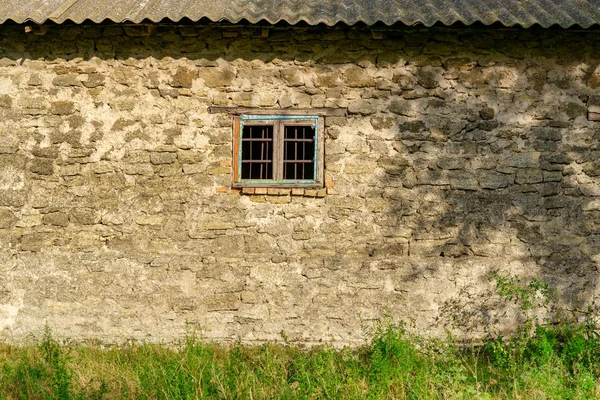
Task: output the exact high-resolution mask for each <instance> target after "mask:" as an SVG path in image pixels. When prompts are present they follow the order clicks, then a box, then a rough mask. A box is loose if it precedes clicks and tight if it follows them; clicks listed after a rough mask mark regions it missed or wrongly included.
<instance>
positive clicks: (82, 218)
mask: <svg viewBox="0 0 600 400" xmlns="http://www.w3.org/2000/svg"><path fill="white" fill-rule="evenodd" d="M69 221H70V222H71V223H73V224H79V225H94V224H98V223H100V214H99V213H98V212H97V211H95V210H93V209H91V208H74V209H72V210H71V211H70V212H69Z"/></svg>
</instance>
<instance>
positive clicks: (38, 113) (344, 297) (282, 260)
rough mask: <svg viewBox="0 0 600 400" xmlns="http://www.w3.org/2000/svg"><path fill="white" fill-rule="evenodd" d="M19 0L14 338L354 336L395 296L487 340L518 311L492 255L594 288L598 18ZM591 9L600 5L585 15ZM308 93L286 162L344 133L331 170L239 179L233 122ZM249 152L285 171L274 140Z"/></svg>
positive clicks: (1, 149)
mask: <svg viewBox="0 0 600 400" xmlns="http://www.w3.org/2000/svg"><path fill="white" fill-rule="evenodd" d="M263 3H264V2H263ZM324 3H326V4H328V2H324ZM332 3H333V2H332ZM389 3H390V4H391V3H393V2H391V1H389ZM9 8H10V7H9ZM477 10H478V9H477ZM565 10H567V11H568V10H570V8H569V7H566V6H565ZM9 11H10V10H9ZM9 11H4V10H3V11H0V13H5V12H9ZM52 11H54V10H52ZM96 11H97V10H96ZM567 11H565V12H564V15H562V14H559V16H564V17H565V18H566V16H568V14H567ZM265 12H266V11H265ZM340 12H341V11H340ZM373 12H374V11H373ZM476 14H477V13H476V12H474V15H476ZM18 15H21V14H18ZM18 15H17V16H18ZM49 15H50V14H49ZM332 15H333V14H332ZM482 15H483V14H482ZM485 15H488V16H489V14H485ZM586 15H587V14H586ZM9 17H10V18H12V19H13V20H15V21H17V22H18V23H13V22H5V23H4V24H3V25H0V336H1V337H2V338H5V339H9V340H22V339H24V338H26V337H27V336H28V335H29V334H31V333H34V334H35V333H39V332H41V331H42V330H43V329H44V326H45V325H48V326H49V327H50V328H51V329H53V331H54V333H55V335H57V336H59V337H68V338H72V339H99V340H101V341H104V342H122V341H124V340H127V339H139V340H150V341H174V340H177V339H180V338H181V337H182V336H183V335H184V334H185V332H186V330H196V331H197V332H199V333H201V334H202V335H203V336H204V337H205V338H207V339H212V340H220V341H223V340H236V339H241V340H242V341H245V342H262V341H267V340H282V338H283V337H285V338H286V340H289V341H291V342H301V343H306V344H311V343H319V342H332V343H335V344H357V343H361V342H362V341H363V340H364V333H365V330H367V329H368V328H369V327H370V326H372V325H373V324H374V323H376V321H377V320H378V319H380V318H383V317H386V316H388V317H391V318H393V319H395V320H405V321H407V322H409V323H411V324H413V325H414V326H415V327H416V329H419V330H420V331H422V332H426V333H427V334H430V335H443V334H444V329H447V328H449V329H452V330H453V332H454V333H455V335H456V336H457V337H462V338H464V339H467V340H468V339H476V338H477V337H480V336H481V335H483V334H485V333H486V332H490V331H491V332H510V330H511V329H512V327H513V326H514V322H515V319H514V310H513V309H512V308H511V307H510V305H507V304H506V302H503V301H500V299H499V297H498V296H497V294H496V293H495V291H494V289H493V285H492V284H491V283H490V282H489V281H488V276H489V275H490V273H492V272H493V271H499V272H500V273H504V274H513V275H521V276H528V277H533V276H535V277H538V278H539V279H541V280H543V281H544V282H547V283H548V284H549V285H550V286H551V287H552V288H553V289H554V290H556V293H557V300H556V302H557V304H558V305H559V306H560V307H561V308H562V309H568V310H580V309H585V308H586V307H588V306H594V305H595V303H594V300H595V299H596V297H597V296H598V294H599V293H600V291H599V289H598V280H599V275H598V266H599V263H600V161H599V160H600V148H599V143H600V142H599V141H600V122H598V120H599V119H600V92H599V88H600V51H599V49H600V31H598V30H597V29H595V28H594V27H593V26H592V27H591V28H587V27H588V26H590V25H591V23H589V24H587V25H586V24H585V21H583V22H581V20H579V21H575V22H569V21H571V20H568V18H567V20H568V24H567V26H564V25H563V26H564V27H556V26H554V27H552V28H542V27H541V26H539V25H535V26H532V27H530V25H531V23H522V24H521V25H523V26H528V28H527V29H525V28H521V27H519V26H514V27H512V28H509V27H507V26H510V25H512V24H504V25H503V24H502V22H503V20H502V18H501V17H498V19H497V20H498V21H500V22H497V23H496V24H495V25H493V26H491V27H490V26H484V25H482V24H475V25H473V26H466V25H462V24H460V23H458V24H454V25H451V26H449V27H447V26H444V25H439V26H438V25H435V26H433V27H425V26H424V25H418V26H415V27H408V26H406V25H404V24H402V22H403V21H404V20H402V19H401V18H398V19H397V20H396V21H394V22H396V23H395V24H394V22H392V24H393V25H392V26H385V25H382V24H376V23H374V22H369V20H368V19H366V18H365V19H363V21H365V22H366V23H356V24H354V22H352V21H350V26H349V25H345V24H337V25H336V22H339V21H342V19H338V20H335V18H334V17H335V15H334V16H333V17H331V18H333V22H331V21H332V19H329V20H327V21H325V22H326V23H324V24H321V25H317V23H318V22H319V21H316V22H314V21H312V20H310V18H308V17H307V18H304V20H306V21H307V23H300V24H295V22H296V20H293V19H291V18H288V19H287V20H286V21H287V22H290V23H292V24H293V25H290V24H287V23H285V22H279V23H277V24H275V25H271V24H266V23H256V21H254V20H253V19H252V18H249V17H246V18H247V19H248V20H249V21H250V22H243V23H239V24H237V25H234V24H231V23H220V24H213V23H210V22H209V21H206V20H201V21H199V22H191V20H185V21H187V22H185V21H183V22H182V21H180V22H178V23H172V22H169V21H163V22H162V23H151V22H148V21H146V22H148V23H147V24H146V22H144V24H143V25H139V24H138V25H136V24H132V23H121V22H122V20H120V19H114V18H113V21H116V22H119V23H112V22H104V23H93V22H91V21H90V20H85V21H79V20H76V19H73V18H72V19H73V21H75V22H76V23H73V22H65V23H62V22H63V21H62V20H57V19H51V21H54V22H46V25H36V24H33V23H28V22H26V20H25V19H21V20H19V19H18V18H17V17H11V16H10V15H3V18H2V20H5V19H6V18H9ZM29 17H31V18H32V19H33V20H35V21H36V22H38V23H43V22H44V21H46V19H42V20H40V19H36V18H38V17H36V18H33V17H32V16H28V18H29ZM105 17H106V18H108V17H109V16H105ZM164 17H165V15H163V18H164ZM208 17H211V16H208ZM300 17H302V15H301V16H300ZM580 17H581V16H580ZM592 17H593V18H595V22H596V23H597V22H599V21H600V16H599V15H597V14H594V15H592ZM44 18H50V17H48V16H46V17H44ZM89 18H91V19H93V20H94V21H96V20H98V18H96V17H94V18H92V17H89ZM265 18H266V19H267V20H268V21H270V22H273V23H276V22H277V20H272V19H270V17H269V18H267V17H265ZM440 18H441V17H440ZM531 18H533V17H531ZM556 18H558V17H556ZM573 18H575V17H573ZM581 18H583V17H581ZM102 19H104V18H102ZM102 19H100V20H102ZM198 19H199V18H198ZM211 19H212V20H218V19H214V18H212V17H211ZM299 19H302V18H299ZM161 20H162V18H161ZM195 20H196V19H194V21H195ZM438 20H440V21H443V19H438ZM233 21H237V20H233ZM344 21H346V22H348V20H344ZM481 21H483V22H485V23H491V22H490V21H485V20H484V19H483V17H482V19H481ZM527 21H530V22H531V20H527ZM56 22H58V23H56ZM137 22H139V21H137ZM142 22H143V21H142ZM313 22H314V23H313ZM404 22H405V21H404ZM434 22H435V21H434ZM451 22H452V21H451ZM463 22H467V23H472V22H473V21H468V20H463ZM492 22H493V21H492ZM509 22H510V21H509ZM517 22H518V21H517ZM534 22H535V21H534ZM538 22H539V21H538ZM550 22H552V21H550ZM592 22H594V21H592ZM432 23H433V22H432ZM515 23H516V22H515ZM554 23H561V21H555V22H554ZM574 23H579V25H581V26H584V27H586V29H574V28H570V29H567V27H568V26H570V25H572V24H574ZM540 24H541V25H543V26H548V25H552V24H551V23H545V22H544V23H540ZM428 25H429V24H428ZM505 25H506V26H505ZM232 108H235V110H237V111H238V112H237V113H236V112H233V111H232ZM244 110H248V112H247V113H245V112H244ZM261 110H266V111H261ZM299 110H300V111H299ZM311 110H328V111H327V112H329V113H330V114H327V113H325V114H323V115H315V116H316V117H318V118H321V119H322V124H321V125H316V122H315V123H313V122H310V123H307V122H306V121H305V120H301V121H300V122H299V123H298V126H301V127H304V128H303V129H305V132H309V134H306V133H302V134H301V135H304V136H294V138H293V139H294V140H295V141H296V142H294V143H303V140H304V141H305V142H307V143H308V142H310V140H309V139H311V138H312V137H313V136H314V132H313V131H315V130H316V131H318V132H319V134H321V135H322V136H321V138H320V139H322V140H323V141H322V142H318V144H317V145H314V143H313V142H311V143H313V146H314V147H309V150H304V153H302V154H300V153H294V155H293V156H292V155H290V156H287V155H282V156H281V157H285V158H280V164H279V166H277V167H276V168H279V170H278V171H280V172H277V174H280V175H278V176H280V177H284V178H285V177H292V176H293V179H296V178H297V179H302V178H301V177H300V175H286V174H287V172H283V171H282V169H283V168H285V167H284V164H285V163H284V161H286V162H295V163H296V164H297V165H298V166H299V165H300V163H301V162H306V163H308V162H309V161H314V158H309V157H317V159H318V157H319V155H318V150H320V149H321V147H320V146H323V147H322V151H323V156H322V157H323V165H322V166H319V165H317V164H313V165H314V167H310V168H313V169H312V170H311V169H310V168H309V169H308V171H309V172H308V173H307V174H308V175H306V176H305V178H306V180H309V179H308V178H311V179H313V178H312V175H310V171H313V173H314V175H315V176H316V175H317V174H320V173H322V175H323V176H322V181H320V182H317V183H316V184H312V186H311V184H310V183H309V184H308V185H307V186H302V185H300V186H294V187H285V185H276V184H274V185H262V186H261V185H254V186H253V185H252V184H249V185H244V184H241V185H236V184H235V182H234V180H235V179H234V170H235V169H236V168H237V167H236V166H239V165H241V164H238V162H239V159H238V158H237V157H234V147H235V146H236V143H239V145H240V146H244V144H243V143H242V141H238V142H236V140H235V130H236V125H235V124H234V121H238V123H239V120H240V119H241V118H242V116H243V115H271V116H278V115H282V114H281V112H282V111H287V112H292V113H294V112H296V113H304V115H308V116H310V115H313V114H311ZM332 110H333V111H332ZM261 112H262V114H260V113H261ZM315 112H316V111H315ZM257 113H258V114H257ZM331 113H333V114H334V115H332V114H331ZM326 114H327V115H326ZM297 115H298V114H297ZM272 119H273V120H276V118H272ZM275 124H276V123H275V122H272V123H271V125H269V126H275ZM267 125H268V124H267ZM237 126H238V128H239V125H237ZM277 126H279V125H277ZM281 126H283V125H281ZM241 129H242V133H243V131H244V128H243V126H242V128H241ZM269 129H272V132H271V133H269V131H268V130H269ZM277 129H279V128H268V129H266V130H265V132H266V133H263V132H262V131H261V133H260V136H251V135H250V134H248V136H247V137H248V138H252V139H257V143H259V144H262V145H264V147H265V148H266V147H267V145H266V144H265V143H270V141H269V140H268V139H269V138H270V137H271V138H275V139H273V140H279V139H277V137H279V138H281V140H284V139H286V138H287V139H290V138H291V136H290V137H286V136H285V132H286V131H285V129H284V128H281V129H282V130H281V131H276V130H277ZM311 129H312V130H311ZM248 131H250V129H248ZM273 132H275V133H273ZM252 135H254V134H252ZM257 135H258V134H257ZM269 135H271V136H269ZM276 135H279V136H276ZM300 139H301V140H300ZM320 139H319V140H320ZM261 140H262V142H261ZM290 140H291V139H290ZM248 146H249V145H248ZM280 146H283V144H281V145H280ZM309 146H310V144H309ZM278 148H282V147H278ZM248 149H249V147H248ZM237 151H238V153H237V154H239V152H241V154H242V155H244V152H246V155H247V157H246V156H245V157H246V158H244V160H250V161H256V163H257V165H259V166H260V165H263V167H264V168H265V171H266V169H267V168H268V167H267V166H266V165H267V164H268V163H267V162H266V161H265V160H267V161H269V160H270V159H269V158H268V156H265V154H275V153H267V152H266V151H267V150H264V152H262V153H259V152H257V151H256V150H244V149H241V150H240V149H238V150H237ZM261 151H263V150H261ZM281 151H284V150H281ZM278 154H283V153H278ZM290 154H291V153H290ZM271 157H280V156H278V155H276V156H271ZM294 157H295V158H294ZM247 163H248V164H250V162H249V161H247ZM261 163H262V164H261ZM240 168H250V167H249V166H248V167H246V166H243V167H240ZM321 168H322V172H321ZM261 173H262V172H261ZM248 174H249V175H247V176H248V177H255V176H256V175H251V174H250V172H248ZM255 174H256V172H255ZM264 174H266V172H264ZM290 174H291V173H290ZM273 176H276V174H275V175H260V177H259V178H257V179H269V177H271V179H273V180H275V178H273ZM248 179H250V178H248ZM282 179H283V178H282ZM290 179H292V178H290ZM313 180H315V181H317V180H316V179H313ZM292 186H293V185H292Z"/></svg>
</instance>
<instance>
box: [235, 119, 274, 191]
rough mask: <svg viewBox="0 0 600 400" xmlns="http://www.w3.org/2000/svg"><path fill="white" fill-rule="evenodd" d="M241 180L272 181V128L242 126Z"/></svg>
mask: <svg viewBox="0 0 600 400" xmlns="http://www.w3.org/2000/svg"><path fill="white" fill-rule="evenodd" d="M241 151H242V171H241V173H242V179H253V180H254V179H258V180H260V179H273V126H268V125H267V126H244V129H243V131H242V149H241Z"/></svg>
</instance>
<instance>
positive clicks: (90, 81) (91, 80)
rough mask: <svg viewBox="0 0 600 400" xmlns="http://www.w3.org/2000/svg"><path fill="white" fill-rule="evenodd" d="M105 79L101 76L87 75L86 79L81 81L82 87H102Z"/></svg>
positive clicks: (96, 74) (95, 74)
mask: <svg viewBox="0 0 600 400" xmlns="http://www.w3.org/2000/svg"><path fill="white" fill-rule="evenodd" d="M105 80H106V78H105V77H104V75H102V74H98V73H92V74H88V76H87V79H86V80H84V81H82V83H83V85H84V86H85V87H86V88H88V89H93V88H96V87H98V86H104V81H105Z"/></svg>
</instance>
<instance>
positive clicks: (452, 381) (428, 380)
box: [0, 324, 600, 399]
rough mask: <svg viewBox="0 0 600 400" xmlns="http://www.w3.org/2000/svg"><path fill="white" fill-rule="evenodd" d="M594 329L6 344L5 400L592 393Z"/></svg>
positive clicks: (2, 358)
mask: <svg viewBox="0 0 600 400" xmlns="http://www.w3.org/2000/svg"><path fill="white" fill-rule="evenodd" d="M599 378H600V336H599V335H598V333H597V331H596V329H595V327H593V326H588V325H579V326H577V325H573V324H570V325H568V324H565V325H561V326H550V327H549V326H545V327H544V326H537V327H535V328H534V329H533V330H532V331H530V332H528V333H527V334H525V333H523V332H521V334H520V335H517V336H516V337H514V338H511V339H509V340H506V339H503V338H489V339H488V340H486V342H485V344H484V345H483V346H478V347H464V346H459V345H457V344H456V343H455V342H453V340H452V339H447V340H429V339H424V338H422V337H418V336H415V335H411V334H410V333H408V332H407V331H406V330H405V329H404V328H403V326H402V325H387V326H383V327H381V328H380V329H378V330H377V332H375V334H374V335H373V338H372V340H371V344H370V345H368V346H365V347H362V348H359V349H343V350H335V349H333V348H330V347H319V348H312V349H300V348H298V347H294V346H288V345H277V344H265V345H262V346H245V345H242V344H235V345H230V346H225V345H218V344H211V343H208V344H206V343H202V342H201V341H199V340H195V339H194V338H192V337H190V338H187V339H186V340H185V342H184V343H182V344H181V345H180V346H178V347H176V348H173V347H168V346H164V345H155V344H128V345H125V346H121V347H115V348H110V349H102V348H100V347H97V346H83V345H67V344H60V343H58V342H57V341H56V340H55V339H54V338H52V336H51V334H50V332H46V334H45V336H44V337H43V339H42V340H40V342H39V343H38V344H36V345H32V346H12V345H6V344H4V345H0V398H2V399H113V398H115V399H116V398H118V399H122V398H125V399H275V398H276V399H449V398H451V399H492V398H493V399H505V398H506V399H537V398H539V399H592V398H600V384H599V383H597V382H600V380H599Z"/></svg>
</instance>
